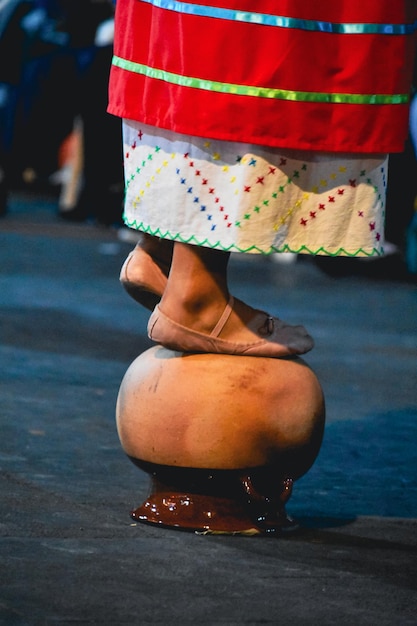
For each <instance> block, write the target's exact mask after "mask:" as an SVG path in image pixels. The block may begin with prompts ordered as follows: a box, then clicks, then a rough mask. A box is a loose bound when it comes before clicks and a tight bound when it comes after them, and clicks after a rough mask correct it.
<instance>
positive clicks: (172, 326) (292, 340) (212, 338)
mask: <svg viewBox="0 0 417 626" xmlns="http://www.w3.org/2000/svg"><path fill="white" fill-rule="evenodd" d="M233 304H234V299H233V296H231V297H230V300H229V302H228V304H227V306H226V308H225V310H224V312H223V314H222V316H221V317H220V319H219V321H218V322H217V324H216V326H215V327H214V328H213V330H212V331H211V333H210V334H209V335H206V334H204V333H201V332H198V331H196V330H193V329H191V328H187V327H185V326H182V325H181V324H178V323H177V322H174V320H172V319H170V318H169V317H167V316H166V315H165V314H164V313H162V311H161V310H160V308H159V306H156V307H155V310H154V312H153V313H152V315H151V317H150V319H149V322H148V336H149V338H150V339H152V340H153V341H155V342H156V343H160V344H162V345H163V346H165V347H166V348H170V349H171V350H177V351H179V352H211V353H217V354H233V355H243V356H260V357H278V358H279V357H286V356H293V355H296V354H304V353H306V352H308V351H309V350H311V349H312V348H313V346H314V342H313V339H312V338H311V337H310V335H309V334H308V333H307V331H306V330H305V328H304V327H303V326H290V325H288V324H286V323H285V322H283V321H281V320H280V319H278V318H276V317H272V316H271V315H268V313H265V312H263V311H258V312H257V314H256V315H255V316H254V318H253V319H252V320H251V322H250V323H249V324H248V328H249V329H250V330H252V331H254V332H255V333H256V334H257V335H258V337H259V340H258V341H254V342H252V343H237V342H234V341H227V340H226V339H221V338H220V337H219V335H220V333H221V331H222V330H223V328H224V326H225V324H226V322H227V320H228V319H229V316H230V314H231V312H232V310H233Z"/></svg>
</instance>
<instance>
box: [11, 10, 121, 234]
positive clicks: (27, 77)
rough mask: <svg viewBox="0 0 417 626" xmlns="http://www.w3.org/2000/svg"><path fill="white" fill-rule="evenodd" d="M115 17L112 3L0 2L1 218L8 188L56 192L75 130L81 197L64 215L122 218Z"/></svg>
mask: <svg viewBox="0 0 417 626" xmlns="http://www.w3.org/2000/svg"><path fill="white" fill-rule="evenodd" d="M113 13H114V7H113V3H112V2H111V1H110V0H31V1H29V0H3V2H2V3H0V57H1V58H2V59H7V63H2V67H1V70H0V107H1V108H0V118H1V147H0V153H1V165H0V169H1V172H2V174H1V179H2V181H3V182H2V193H1V195H2V212H3V213H5V212H6V209H7V195H8V192H9V190H10V188H14V187H19V186H21V185H22V184H23V185H24V186H26V187H28V188H29V189H39V188H42V189H44V188H48V189H49V188H50V181H51V176H52V175H53V174H54V173H55V172H56V171H57V170H58V169H59V168H60V165H61V164H60V162H59V156H60V147H61V145H62V143H63V142H64V140H65V139H66V138H67V137H68V136H69V135H71V133H72V132H73V129H74V124H76V125H78V127H79V128H81V129H82V138H83V141H82V155H81V157H82V170H81V175H80V180H79V185H78V192H79V193H77V194H76V195H75V196H74V202H73V205H72V206H68V205H67V206H63V207H62V209H67V210H66V211H64V210H62V211H60V215H62V216H63V217H66V218H68V219H76V220H78V221H82V220H85V219H88V218H93V219H96V220H97V221H98V222H100V223H103V224H111V223H114V222H119V221H120V220H121V210H122V209H121V202H122V196H123V170H122V147H121V138H120V124H119V123H118V121H117V120H115V119H114V118H112V116H110V115H108V114H107V113H106V103H107V84H108V73H109V69H110V61H111V55H112V39H113V38H112V32H113V31H112V21H113ZM2 94H3V97H2ZM2 103H3V106H2ZM64 213H65V215H64Z"/></svg>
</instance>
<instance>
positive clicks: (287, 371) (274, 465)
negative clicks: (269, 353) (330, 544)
mask: <svg viewBox="0 0 417 626" xmlns="http://www.w3.org/2000/svg"><path fill="white" fill-rule="evenodd" d="M324 420H325V417H324V399H323V393H322V389H321V386H320V384H319V382H318V379H317V377H316V375H315V374H314V373H313V372H312V370H311V369H310V368H309V367H308V366H307V364H306V363H305V362H304V361H303V360H301V359H298V358H294V359H269V358H258V357H237V356H229V355H217V354H182V353H178V352H173V351H170V350H167V349H165V348H163V347H161V346H156V347H154V348H151V349H150V350H147V351H146V352H144V353H143V354H141V355H140V356H139V357H138V358H137V359H136V360H135V361H134V362H133V363H132V364H131V365H130V367H129V368H128V370H127V372H126V374H125V376H124V378H123V381H122V383H121V386H120V391H119V396H118V400H117V407H116V421H117V429H118V434H119V438H120V442H121V444H122V447H123V449H124V451H125V452H126V454H127V455H128V456H129V457H130V459H131V460H132V461H133V462H134V463H135V464H136V465H138V466H139V467H141V469H143V470H144V471H146V472H147V473H148V474H149V475H150V476H151V478H152V481H151V483H152V484H151V491H150V494H149V497H148V499H147V500H146V501H145V502H144V503H143V504H142V505H141V507H139V508H138V509H136V510H135V511H133V512H132V516H133V518H134V519H137V520H139V521H143V522H149V523H155V524H162V525H165V526H175V527H179V528H187V529H192V530H198V531H201V532H232V533H234V532H247V533H249V534H252V533H253V534H255V533H259V532H261V533H262V532H275V531H277V530H281V529H282V528H286V527H290V526H291V525H292V523H291V520H289V518H288V517H287V516H286V513H285V508H284V504H285V501H286V500H287V499H288V497H289V495H290V493H291V486H292V481H294V480H296V479H297V478H299V477H300V476H302V475H303V474H304V473H305V472H307V471H308V469H309V468H310V467H311V465H312V464H313V463H314V460H315V459H316V457H317V454H318V452H319V449H320V446H321V441H322V435H323V428H324Z"/></svg>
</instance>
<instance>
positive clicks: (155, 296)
mask: <svg viewBox="0 0 417 626" xmlns="http://www.w3.org/2000/svg"><path fill="white" fill-rule="evenodd" d="M168 273H169V263H167V262H165V261H162V260H160V259H158V260H156V259H154V258H153V257H152V256H151V255H150V254H149V253H148V252H146V251H145V250H143V248H141V247H140V246H136V247H135V248H134V249H133V250H132V252H131V253H130V254H129V255H128V257H127V258H126V260H125V262H124V263H123V265H122V269H121V270H120V282H121V284H122V285H123V287H124V289H125V290H126V291H127V293H128V294H129V295H130V296H131V297H132V298H133V299H134V300H136V302H139V304H142V305H143V306H145V307H146V308H147V309H149V310H150V311H153V309H154V308H155V306H156V305H157V304H158V302H159V301H160V299H161V297H162V294H163V293H164V290H165V287H166V284H167V280H168V279H167V276H168Z"/></svg>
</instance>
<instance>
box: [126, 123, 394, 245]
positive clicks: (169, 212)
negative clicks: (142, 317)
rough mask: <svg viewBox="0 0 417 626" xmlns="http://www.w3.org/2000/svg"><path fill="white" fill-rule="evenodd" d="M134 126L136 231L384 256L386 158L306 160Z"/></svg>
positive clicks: (131, 187)
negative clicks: (380, 254)
mask: <svg viewBox="0 0 417 626" xmlns="http://www.w3.org/2000/svg"><path fill="white" fill-rule="evenodd" d="M124 132H125V177H126V208H125V221H126V223H127V225H128V226H131V227H132V228H137V229H139V230H144V231H145V232H149V233H151V234H156V235H158V236H162V237H166V238H169V239H174V240H180V241H188V242H192V243H196V244H198V245H206V246H209V247H213V248H218V249H222V250H235V251H244V252H262V253H265V254H269V253H271V252H280V251H281V252H282V251H292V252H308V253H312V254H323V253H326V254H331V255H338V254H346V255H350V256H357V255H373V254H378V253H380V252H381V247H382V239H383V222H382V219H383V209H384V198H385V166H384V165H382V166H381V163H382V162H383V161H382V160H381V159H366V158H361V159H353V158H346V159H345V160H344V162H343V163H342V162H341V161H342V159H341V157H340V156H339V157H337V158H336V157H335V156H333V157H327V158H325V159H320V158H319V157H317V156H312V157H311V160H309V159H308V158H306V159H305V160H303V161H300V160H298V159H295V158H292V157H288V156H283V155H281V154H279V153H278V151H277V150H273V149H268V148H261V147H256V148H255V147H254V146H245V148H247V150H245V151H242V152H240V153H239V154H236V148H238V149H239V150H240V149H241V148H242V147H243V146H242V144H234V143H232V142H219V141H207V140H205V139H196V138H193V139H192V140H191V139H190V140H188V138H187V137H185V136H182V135H178V134H175V133H172V132H171V131H162V130H157V129H153V128H151V127H146V126H144V125H140V124H138V123H135V122H126V121H125V122H124ZM255 150H256V153H255ZM364 164H365V167H364Z"/></svg>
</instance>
